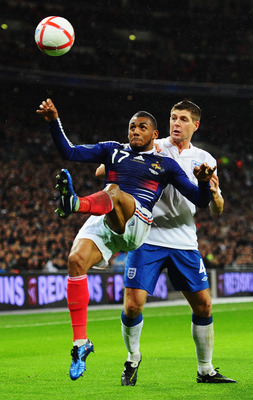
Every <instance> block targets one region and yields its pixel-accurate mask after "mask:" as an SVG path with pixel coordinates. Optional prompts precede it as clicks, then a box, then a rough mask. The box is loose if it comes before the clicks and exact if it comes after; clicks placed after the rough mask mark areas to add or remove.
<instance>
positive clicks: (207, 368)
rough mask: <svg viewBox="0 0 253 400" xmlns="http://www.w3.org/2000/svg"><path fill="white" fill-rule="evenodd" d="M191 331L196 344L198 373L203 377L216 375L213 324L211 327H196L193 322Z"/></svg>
mask: <svg viewBox="0 0 253 400" xmlns="http://www.w3.org/2000/svg"><path fill="white" fill-rule="evenodd" d="M191 330H192V337H193V340H194V342H195V348H196V355H197V360H198V372H199V373H200V374H201V375H207V374H209V375H213V374H215V373H216V372H215V371H214V368H213V365H212V356H213V346H214V330H213V323H211V324H209V325H196V324H194V323H193V322H192V326H191Z"/></svg>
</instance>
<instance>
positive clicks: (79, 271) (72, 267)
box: [68, 251, 85, 276]
mask: <svg viewBox="0 0 253 400" xmlns="http://www.w3.org/2000/svg"><path fill="white" fill-rule="evenodd" d="M84 266H85V260H84V259H83V257H82V255H81V254H80V252H78V251H72V252H71V253H70V254H69V257H68V271H69V274H70V275H71V276H76V275H83V274H84V273H85V271H84Z"/></svg>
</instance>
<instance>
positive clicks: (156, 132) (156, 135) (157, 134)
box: [153, 129, 159, 139]
mask: <svg viewBox="0 0 253 400" xmlns="http://www.w3.org/2000/svg"><path fill="white" fill-rule="evenodd" d="M158 136H159V131H158V130H157V129H155V130H154V131H153V139H157V138H158Z"/></svg>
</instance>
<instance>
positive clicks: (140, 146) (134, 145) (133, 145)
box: [130, 142, 146, 151]
mask: <svg viewBox="0 0 253 400" xmlns="http://www.w3.org/2000/svg"><path fill="white" fill-rule="evenodd" d="M130 146H131V149H132V150H133V151H145V150H146V145H143V143H142V142H134V143H130Z"/></svg>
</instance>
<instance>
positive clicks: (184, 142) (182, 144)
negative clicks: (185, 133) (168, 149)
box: [169, 136, 191, 154]
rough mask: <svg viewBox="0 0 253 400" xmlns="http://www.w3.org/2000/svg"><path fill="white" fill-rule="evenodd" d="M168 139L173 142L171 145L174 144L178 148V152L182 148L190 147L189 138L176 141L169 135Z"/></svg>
mask: <svg viewBox="0 0 253 400" xmlns="http://www.w3.org/2000/svg"><path fill="white" fill-rule="evenodd" d="M169 141H170V143H171V144H173V146H176V147H177V149H178V151H179V154H180V153H181V152H182V151H183V150H185V149H189V148H190V147H191V142H190V140H182V141H178V142H176V141H175V140H173V139H172V138H171V136H170V137H169Z"/></svg>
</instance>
